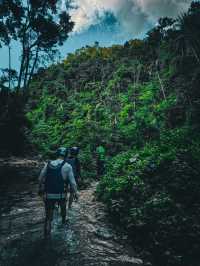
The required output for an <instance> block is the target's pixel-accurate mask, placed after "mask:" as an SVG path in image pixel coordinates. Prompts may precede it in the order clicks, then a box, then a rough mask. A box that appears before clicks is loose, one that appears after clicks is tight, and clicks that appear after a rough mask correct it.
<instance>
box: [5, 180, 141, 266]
mask: <svg viewBox="0 0 200 266" xmlns="http://www.w3.org/2000/svg"><path fill="white" fill-rule="evenodd" d="M95 186H96V184H93V185H92V186H91V187H90V188H88V189H86V190H83V191H81V192H80V199H79V202H78V203H74V205H73V208H72V210H70V211H68V218H69V222H68V224H67V225H65V226H62V225H61V219H60V215H59V210H55V212H54V221H53V226H52V238H51V240H48V241H47V240H44V239H43V224H44V209H43V202H42V200H41V199H40V198H39V197H38V196H37V194H36V191H37V190H36V188H37V186H36V185H35V184H34V183H31V184H30V183H29V185H23V188H22V186H18V187H17V186H15V187H12V188H10V189H9V191H7V192H6V191H5V190H4V191H0V232H1V233H0V266H11V265H12V266H90V265H93V266H97V265H98V266H101V265H102V266H122V265H123V266H128V265H132V266H134V265H135V266H136V265H142V261H141V260H139V259H136V258H135V254H134V251H133V250H132V249H131V247H130V246H126V245H125V244H124V241H121V240H119V237H118V236H117V234H116V233H115V231H113V229H112V227H111V226H110V225H109V223H108V222H107V221H106V217H105V212H104V206H103V205H102V204H101V203H99V202H97V201H95V199H94V196H93V193H94V190H95Z"/></svg>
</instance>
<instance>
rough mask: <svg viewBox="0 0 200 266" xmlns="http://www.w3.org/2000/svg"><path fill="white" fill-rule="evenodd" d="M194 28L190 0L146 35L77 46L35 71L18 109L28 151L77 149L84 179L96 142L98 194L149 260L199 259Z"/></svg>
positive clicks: (198, 22) (198, 10) (188, 264)
mask: <svg viewBox="0 0 200 266" xmlns="http://www.w3.org/2000/svg"><path fill="white" fill-rule="evenodd" d="M199 29H200V4H199V2H193V4H192V5H191V8H190V9H189V11H188V12H187V13H186V14H183V15H181V16H180V17H179V18H177V20H173V19H169V18H163V19H160V20H159V23H158V25H157V26H156V27H155V28H154V29H152V30H151V31H150V32H148V34H147V37H146V38H145V39H144V40H130V41H127V42H126V43H125V44H124V45H115V46H112V47H109V48H103V47H100V46H99V45H98V43H96V44H95V45H94V46H92V47H89V46H88V47H84V48H82V49H80V50H77V51H76V52H75V53H74V54H69V55H68V56H67V57H66V59H65V60H64V61H63V62H61V63H60V64H57V65H52V66H50V67H49V68H48V69H40V71H39V72H38V74H37V75H35V76H34V78H33V80H32V82H31V84H30V89H29V92H28V102H27V104H26V107H25V112H26V115H25V118H26V120H27V122H28V125H29V129H28V130H27V129H26V131H25V135H26V138H27V140H26V141H27V142H29V143H31V145H30V144H29V145H30V146H31V147H33V148H32V149H33V150H35V151H36V152H37V153H41V154H43V155H44V156H46V157H49V156H50V155H51V154H52V153H53V152H54V150H55V148H56V147H57V146H60V145H64V146H67V147H70V146H71V145H77V146H79V147H80V148H81V154H80V159H81V161H82V165H83V166H82V168H83V180H88V179H95V178H96V161H95V153H96V147H97V146H98V145H101V146H104V148H105V150H106V169H105V174H104V176H102V177H101V179H100V182H99V185H98V188H97V197H98V198H99V199H100V200H102V201H103V202H105V204H106V206H107V208H108V213H109V214H110V217H111V219H112V220H113V221H115V222H116V221H117V225H118V226H120V228H121V229H122V230H124V232H125V233H126V234H128V236H129V238H130V239H131V241H132V242H133V244H134V246H135V247H136V248H138V250H139V251H142V255H143V256H144V258H147V260H148V261H151V263H152V265H153V266H168V265H174V266H178V265H179V266H199V264H200V255H199V238H200V218H199V213H200V123H199V122H200V121H199V119H200V118H199V117H200V31H199ZM84 182H87V181H84Z"/></svg>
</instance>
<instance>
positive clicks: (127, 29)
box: [0, 0, 192, 67]
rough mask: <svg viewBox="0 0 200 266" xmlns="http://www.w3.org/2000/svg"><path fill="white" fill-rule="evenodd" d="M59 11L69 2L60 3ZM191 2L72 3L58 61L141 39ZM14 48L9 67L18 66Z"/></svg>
mask: <svg viewBox="0 0 200 266" xmlns="http://www.w3.org/2000/svg"><path fill="white" fill-rule="evenodd" d="M61 1H62V3H61V9H65V8H66V3H68V2H69V1H70V0H61ZM191 2H192V1H191V0H74V1H73V3H72V4H71V5H72V6H73V8H72V9H70V13H71V16H72V20H73V21H74V22H75V27H74V30H73V33H72V34H71V36H70V38H69V39H68V41H67V42H66V43H65V45H64V46H63V47H62V48H61V55H62V58H63V57H65V56H66V55H67V53H69V52H73V51H74V50H76V49H77V48H80V47H83V46H85V45H91V44H93V43H94V42H95V41H99V43H100V45H102V46H109V45H112V44H114V43H124V42H125V41H126V40H128V39H133V38H143V37H144V36H145V33H146V32H147V31H148V30H149V29H150V28H152V27H153V26H154V25H155V24H156V22H157V20H158V18H160V17H163V16H169V17H176V16H177V15H178V14H180V13H182V12H184V11H186V10H187V8H188V7H189V5H190V3H191ZM18 50H19V48H18V45H17V44H16V43H15V44H13V45H12V55H14V56H12V57H13V60H12V66H15V67H17V65H18V60H17V59H18V55H19V52H18ZM0 58H1V60H0V67H7V65H8V64H7V63H8V49H7V48H3V49H1V50H0Z"/></svg>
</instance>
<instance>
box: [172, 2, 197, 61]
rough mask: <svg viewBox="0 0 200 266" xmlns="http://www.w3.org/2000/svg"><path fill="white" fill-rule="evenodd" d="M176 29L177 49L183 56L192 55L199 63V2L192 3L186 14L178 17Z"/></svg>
mask: <svg viewBox="0 0 200 266" xmlns="http://www.w3.org/2000/svg"><path fill="white" fill-rule="evenodd" d="M178 28H179V32H178V37H177V39H176V43H177V47H178V48H179V49H181V50H182V53H183V52H184V54H185V53H188V52H189V53H190V54H193V55H194V57H195V58H196V60H197V62H198V63H200V31H199V29H200V2H197V1H194V2H192V4H191V7H190V9H189V10H188V12H187V13H184V14H182V15H180V16H179V18H178Z"/></svg>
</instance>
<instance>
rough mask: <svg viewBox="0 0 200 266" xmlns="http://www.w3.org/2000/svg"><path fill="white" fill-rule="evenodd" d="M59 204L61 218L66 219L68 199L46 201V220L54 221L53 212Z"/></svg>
mask: <svg viewBox="0 0 200 266" xmlns="http://www.w3.org/2000/svg"><path fill="white" fill-rule="evenodd" d="M56 204H58V205H59V207H60V210H61V216H62V218H63V219H65V216H66V199H46V200H45V213H46V219H47V220H52V219H53V211H54V209H55V205H56Z"/></svg>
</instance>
